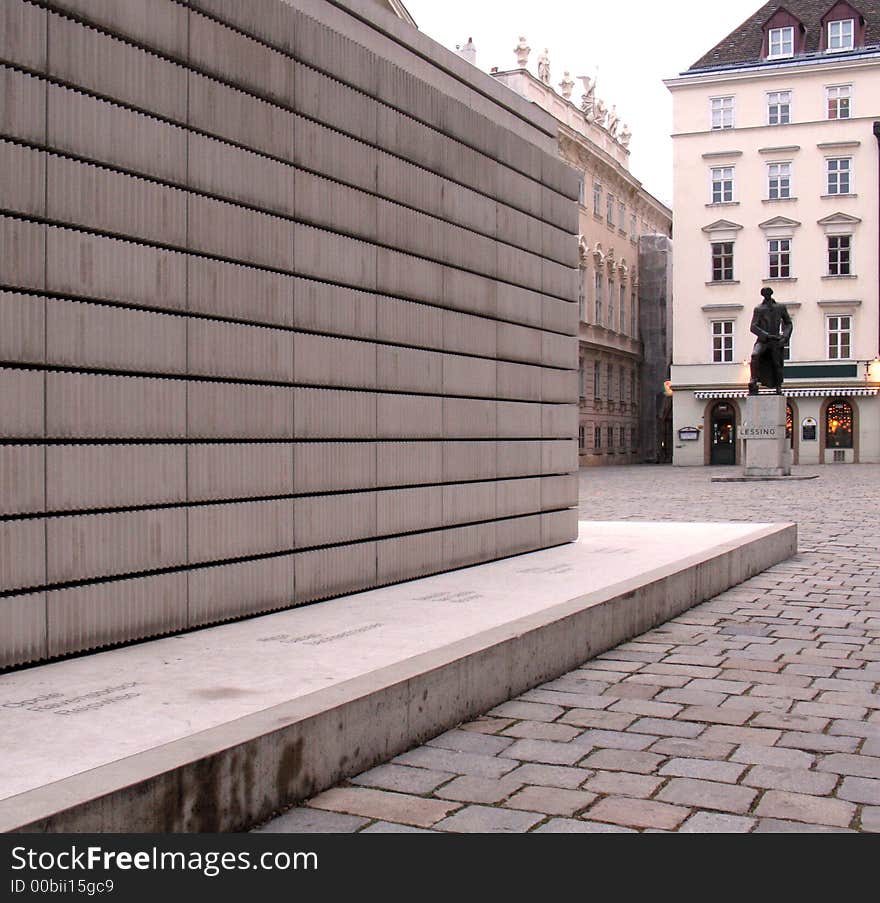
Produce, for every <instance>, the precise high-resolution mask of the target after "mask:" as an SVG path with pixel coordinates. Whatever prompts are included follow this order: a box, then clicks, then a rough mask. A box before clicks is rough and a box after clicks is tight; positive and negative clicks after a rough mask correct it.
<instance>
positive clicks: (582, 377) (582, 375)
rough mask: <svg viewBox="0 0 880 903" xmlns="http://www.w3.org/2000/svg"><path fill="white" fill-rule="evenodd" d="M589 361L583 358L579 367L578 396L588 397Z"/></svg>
mask: <svg viewBox="0 0 880 903" xmlns="http://www.w3.org/2000/svg"><path fill="white" fill-rule="evenodd" d="M586 364H587V362H586V361H585V360H583V359H581V362H580V367H579V368H578V398H586V397H587V369H586Z"/></svg>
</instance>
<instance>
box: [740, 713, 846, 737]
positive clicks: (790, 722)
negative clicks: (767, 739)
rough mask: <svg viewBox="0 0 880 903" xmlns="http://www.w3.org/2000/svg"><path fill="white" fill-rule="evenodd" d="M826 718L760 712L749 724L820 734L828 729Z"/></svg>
mask: <svg viewBox="0 0 880 903" xmlns="http://www.w3.org/2000/svg"><path fill="white" fill-rule="evenodd" d="M828 721H829V719H828V718H817V717H815V716H812V715H791V714H785V713H784V712H761V713H760V714H759V715H756V716H755V717H754V718H753V719H752V720H751V721H750V722H749V723H750V725H751V726H752V727H779V728H782V729H783V730H791V731H802V732H804V733H815V734H821V733H822V732H823V731H824V730H825V728H826V727H828Z"/></svg>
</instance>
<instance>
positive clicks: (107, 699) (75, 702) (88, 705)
mask: <svg viewBox="0 0 880 903" xmlns="http://www.w3.org/2000/svg"><path fill="white" fill-rule="evenodd" d="M136 686H138V683H137V681H131V682H130V683H124V684H117V685H116V686H112V687H101V688H100V689H98V690H92V691H91V692H90V693H81V694H79V695H78V696H72V695H69V694H67V693H43V694H42V695H40V696H33V697H31V698H30V699H19V700H14V701H11V702H4V703H3V708H4V709H23V710H24V711H26V712H50V713H51V714H53V715H81V714H82V713H84V712H91V711H93V710H94V709H102V708H104V707H105V706H108V705H115V704H116V703H118V702H124V701H125V700H126V699H134V698H135V697H137V696H140V695H141V694H140V693H124V692H122V691H123V690H130V689H131V688H132V687H136ZM115 694H119V695H115Z"/></svg>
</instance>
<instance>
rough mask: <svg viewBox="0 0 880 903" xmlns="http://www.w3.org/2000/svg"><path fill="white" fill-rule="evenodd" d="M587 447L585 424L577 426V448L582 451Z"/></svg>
mask: <svg viewBox="0 0 880 903" xmlns="http://www.w3.org/2000/svg"><path fill="white" fill-rule="evenodd" d="M586 447H587V428H586V427H585V426H579V427H578V449H579V450H580V451H583V450H584V449H585V448H586Z"/></svg>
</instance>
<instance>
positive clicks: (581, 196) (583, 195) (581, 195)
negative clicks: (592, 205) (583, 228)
mask: <svg viewBox="0 0 880 903" xmlns="http://www.w3.org/2000/svg"><path fill="white" fill-rule="evenodd" d="M586 202H587V186H586V182H585V181H584V177H583V176H581V178H580V181H579V182H578V203H579V204H580V205H581V207H583V206H584V204H586Z"/></svg>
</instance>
